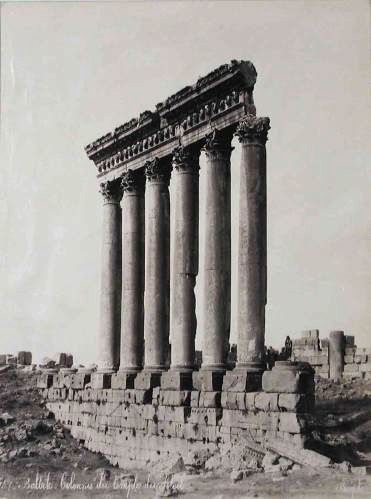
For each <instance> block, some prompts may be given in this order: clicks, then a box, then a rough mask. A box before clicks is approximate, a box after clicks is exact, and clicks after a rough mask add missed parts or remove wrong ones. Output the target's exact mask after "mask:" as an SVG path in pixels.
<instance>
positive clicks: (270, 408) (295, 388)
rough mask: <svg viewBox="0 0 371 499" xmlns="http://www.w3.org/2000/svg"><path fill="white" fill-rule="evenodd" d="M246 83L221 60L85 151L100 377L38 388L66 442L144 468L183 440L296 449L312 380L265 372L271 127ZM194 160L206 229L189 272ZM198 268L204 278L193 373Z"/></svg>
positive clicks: (242, 69)
mask: <svg viewBox="0 0 371 499" xmlns="http://www.w3.org/2000/svg"><path fill="white" fill-rule="evenodd" d="M256 77H257V73H256V70H255V68H254V66H253V64H252V63H251V62H246V61H232V62H231V63H230V64H225V65H223V66H220V67H219V68H218V69H216V70H215V71H213V72H211V73H210V74H208V75H207V76H205V77H202V78H200V79H199V80H198V81H197V82H196V83H195V84H194V85H191V86H187V87H185V88H183V89H182V90H180V91H179V92H177V93H176V94H174V95H172V96H170V97H169V98H168V99H166V101H164V102H161V103H159V104H157V105H156V109H155V110H154V111H145V112H143V113H142V114H141V115H140V116H139V118H138V119H132V120H131V121H129V122H127V123H125V124H124V125H122V126H120V127H118V128H116V129H115V130H114V131H113V132H111V133H108V134H107V135H105V136H103V137H101V138H100V139H98V140H96V141H95V142H93V143H92V144H90V145H88V146H87V147H86V152H87V155H88V157H89V159H90V160H92V162H93V164H94V165H95V167H96V170H97V177H98V182H99V185H100V193H101V196H102V211H103V230H102V239H103V240H102V279H101V312H100V314H101V315H100V317H101V318H100V329H99V348H98V351H99V364H98V370H97V372H94V373H93V372H89V371H87V370H82V371H80V372H77V373H73V372H71V371H69V372H66V371H64V372H63V373H59V374H54V375H52V374H46V375H45V376H44V378H42V379H41V380H40V385H39V386H40V388H41V389H43V390H44V391H45V396H46V397H47V398H48V400H49V405H50V408H51V410H53V411H54V412H55V413H56V416H57V417H58V418H59V419H60V420H62V421H63V422H64V423H65V424H67V425H69V426H70V427H71V429H72V432H73V434H74V435H75V436H78V437H79V438H80V439H82V440H84V441H85V443H86V445H87V446H88V447H90V448H91V449H93V450H100V451H102V452H103V453H105V454H106V455H107V456H108V457H109V458H110V459H111V460H112V462H116V463H118V464H120V465H125V466H127V465H128V462H130V460H133V461H135V462H136V463H138V462H140V461H141V460H142V461H146V462H147V461H148V460H151V459H152V458H156V456H157V457H158V454H159V453H160V449H161V452H168V453H171V452H173V451H174V450H176V451H177V452H180V453H181V454H183V455H186V454H187V452H189V451H190V449H191V448H192V446H193V445H195V442H196V443H197V445H204V446H207V447H208V448H211V447H214V448H217V447H218V446H219V445H221V444H227V445H229V444H231V443H233V439H238V438H240V437H241V436H243V435H244V436H246V435H247V434H248V435H249V436H250V437H251V436H253V437H254V439H255V440H256V441H257V442H261V441H262V440H264V439H265V440H267V439H268V437H269V438H273V437H274V438H276V437H277V436H280V437H281V438H282V439H284V440H285V441H291V442H293V443H295V444H298V445H299V444H300V445H303V442H304V441H305V438H304V437H305V434H306V426H305V424H304V423H303V420H304V419H303V415H302V414H304V413H306V412H308V411H310V409H311V407H312V405H313V372H312V371H311V369H308V368H307V367H300V366H298V365H296V364H295V363H291V362H280V363H278V362H277V363H276V366H275V367H274V368H273V370H272V371H266V372H264V370H265V362H264V330H265V305H266V297H267V264H266V262H267V237H266V230H267V223H266V220H267V202H266V149H265V144H266V141H267V134H268V130H269V128H270V124H269V118H265V117H257V116H256V109H255V105H254V100H253V90H254V85H255V82H256ZM234 136H236V137H237V138H238V140H239V141H240V143H241V145H242V154H241V163H240V202H239V218H238V221H236V222H235V223H238V227H239V238H238V290H237V291H238V293H237V294H238V306H237V308H238V342H237V364H236V367H235V369H233V370H227V362H226V361H227V354H228V350H229V330H230V309H231V307H230V299H231V298H230V297H231V210H230V191H231V169H230V161H231V154H233V151H232V150H233V148H232V147H231V141H232V139H233V137H234ZM201 152H204V153H205V155H206V163H205V166H204V167H203V168H204V169H205V171H204V172H203V173H204V176H205V192H204V193H203V195H204V196H205V204H204V206H205V210H206V213H204V219H205V220H206V224H205V227H203V228H202V230H204V232H205V238H204V241H205V243H204V244H205V247H204V251H203V255H204V259H203V261H201V262H199V261H198V245H199V243H198V232H199V169H200V166H199V157H200V153H201ZM170 183H171V185H172V188H174V190H175V196H174V197H173V199H174V203H175V206H174V207H173V210H172V213H173V214H174V218H175V219H174V220H173V223H172V224H171V225H170V197H169V185H170ZM171 230H174V233H173V234H170V231H171ZM170 239H171V240H172V242H173V251H174V255H173V256H174V265H173V267H172V275H170ZM199 267H202V268H203V272H204V276H205V278H204V285H203V290H202V297H201V304H202V307H203V312H202V323H201V324H199V328H200V330H201V332H202V335H203V346H202V357H203V358H202V365H201V368H200V369H199V370H197V369H196V368H195V335H196V314H195V306H196V298H195V293H194V287H195V283H196V278H197V274H198V269H199ZM170 288H171V289H170ZM170 291H171V293H170ZM170 296H171V297H172V300H171V303H170ZM170 316H171V318H172V320H171V324H172V331H171V332H170V331H169V324H170ZM170 333H171V338H172V341H171V354H170V351H169V350H170V349H169V337H170ZM169 364H170V365H169ZM263 373H264V374H263ZM168 438H172V441H171V444H169V440H167V439H168ZM120 442H121V443H120Z"/></svg>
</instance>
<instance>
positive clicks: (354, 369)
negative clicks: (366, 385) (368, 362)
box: [344, 364, 359, 373]
mask: <svg viewBox="0 0 371 499" xmlns="http://www.w3.org/2000/svg"><path fill="white" fill-rule="evenodd" d="M358 371H359V365H358V364H346V365H345V366H344V373H349V372H358Z"/></svg>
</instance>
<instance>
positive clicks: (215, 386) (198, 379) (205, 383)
mask: <svg viewBox="0 0 371 499" xmlns="http://www.w3.org/2000/svg"><path fill="white" fill-rule="evenodd" d="M224 374H225V371H208V370H206V369H205V370H203V369H200V370H199V371H195V372H194V373H193V376H192V380H193V387H194V388H195V389H196V390H199V391H202V392H220V391H221V390H222V386H223V376H224Z"/></svg>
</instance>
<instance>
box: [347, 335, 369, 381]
mask: <svg viewBox="0 0 371 499" xmlns="http://www.w3.org/2000/svg"><path fill="white" fill-rule="evenodd" d="M345 341H346V345H345V355H344V373H343V376H344V377H348V378H364V379H371V348H359V347H357V346H356V345H355V344H354V336H346V337H345Z"/></svg>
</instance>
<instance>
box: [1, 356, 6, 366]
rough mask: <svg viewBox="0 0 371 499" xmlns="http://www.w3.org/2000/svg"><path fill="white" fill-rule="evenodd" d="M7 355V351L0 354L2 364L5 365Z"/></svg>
mask: <svg viewBox="0 0 371 499" xmlns="http://www.w3.org/2000/svg"><path fill="white" fill-rule="evenodd" d="M6 357H7V354H5V353H1V354H0V366H4V365H5V364H6Z"/></svg>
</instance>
